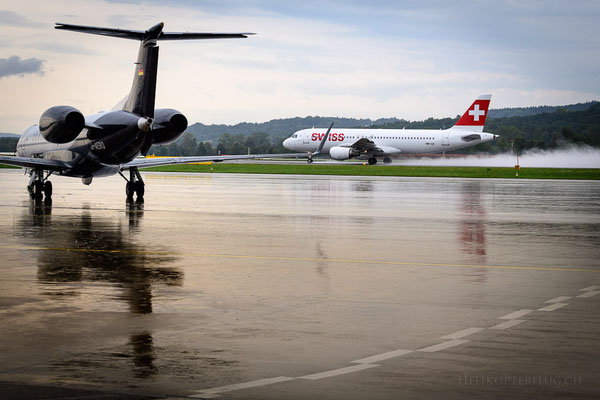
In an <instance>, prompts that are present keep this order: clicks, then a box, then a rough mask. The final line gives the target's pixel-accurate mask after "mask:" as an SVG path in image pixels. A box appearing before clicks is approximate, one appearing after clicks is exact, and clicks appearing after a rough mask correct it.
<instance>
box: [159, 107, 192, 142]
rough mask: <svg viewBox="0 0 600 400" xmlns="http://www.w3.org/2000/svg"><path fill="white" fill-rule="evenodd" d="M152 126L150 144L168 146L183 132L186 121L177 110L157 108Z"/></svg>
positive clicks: (186, 124)
mask: <svg viewBox="0 0 600 400" xmlns="http://www.w3.org/2000/svg"><path fill="white" fill-rule="evenodd" d="M153 126H154V128H153V129H152V136H153V142H152V143H154V144H169V143H172V142H174V141H176V140H177V139H178V138H179V136H181V135H182V134H183V132H185V130H186V129H187V126H188V121H187V118H186V117H185V115H183V114H182V113H180V112H179V111H177V110H172V109H170V108H159V109H158V110H155V111H154V122H153Z"/></svg>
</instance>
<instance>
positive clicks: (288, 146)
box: [283, 138, 290, 150]
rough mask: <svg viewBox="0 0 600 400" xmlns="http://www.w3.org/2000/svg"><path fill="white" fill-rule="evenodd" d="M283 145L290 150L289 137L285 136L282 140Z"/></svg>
mask: <svg viewBox="0 0 600 400" xmlns="http://www.w3.org/2000/svg"><path fill="white" fill-rule="evenodd" d="M283 147H285V148H286V149H288V150H290V138H287V139H285V140H284V141H283Z"/></svg>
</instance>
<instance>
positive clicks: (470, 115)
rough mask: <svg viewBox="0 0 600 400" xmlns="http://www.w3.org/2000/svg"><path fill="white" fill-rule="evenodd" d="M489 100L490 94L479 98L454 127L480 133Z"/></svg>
mask: <svg viewBox="0 0 600 400" xmlns="http://www.w3.org/2000/svg"><path fill="white" fill-rule="evenodd" d="M491 99H492V95H491V94H484V95H481V96H479V97H478V98H477V100H475V101H474V102H473V104H471V107H469V108H468V109H467V111H465V113H464V114H463V116H462V117H461V118H460V119H459V120H458V122H457V123H456V125H454V126H457V127H461V128H467V129H469V130H476V131H478V132H482V131H483V125H484V124H485V118H486V117H487V113H488V108H489V107H490V100H491Z"/></svg>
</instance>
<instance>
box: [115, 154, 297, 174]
mask: <svg viewBox="0 0 600 400" xmlns="http://www.w3.org/2000/svg"><path fill="white" fill-rule="evenodd" d="M307 156H308V153H283V154H241V155H230V156H191V157H156V158H136V159H135V160H133V161H130V162H128V163H126V164H122V165H121V170H125V169H129V168H133V167H137V168H147V167H160V166H163V165H176V164H189V163H197V162H209V161H212V162H221V161H233V160H252V159H256V158H296V157H307Z"/></svg>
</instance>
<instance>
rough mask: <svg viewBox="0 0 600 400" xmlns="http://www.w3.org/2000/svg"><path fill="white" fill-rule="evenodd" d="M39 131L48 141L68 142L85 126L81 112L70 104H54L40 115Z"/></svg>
mask: <svg viewBox="0 0 600 400" xmlns="http://www.w3.org/2000/svg"><path fill="white" fill-rule="evenodd" d="M39 126H40V133H41V135H42V136H43V137H44V139H46V140H47V141H49V142H50V143H69V142H71V141H73V140H75V138H76V137H77V135H79V132H81V130H82V129H83V128H84V126H85V119H84V118H83V114H81V113H80V112H79V110H78V109H76V108H74V107H70V106H55V107H51V108H49V109H47V110H46V111H44V113H43V114H42V116H41V117H40V125H39Z"/></svg>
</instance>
